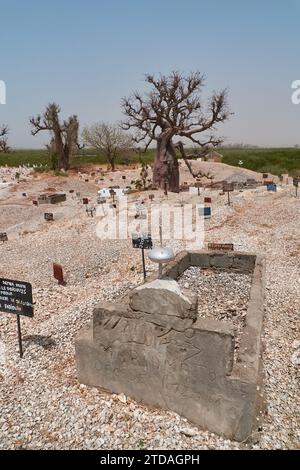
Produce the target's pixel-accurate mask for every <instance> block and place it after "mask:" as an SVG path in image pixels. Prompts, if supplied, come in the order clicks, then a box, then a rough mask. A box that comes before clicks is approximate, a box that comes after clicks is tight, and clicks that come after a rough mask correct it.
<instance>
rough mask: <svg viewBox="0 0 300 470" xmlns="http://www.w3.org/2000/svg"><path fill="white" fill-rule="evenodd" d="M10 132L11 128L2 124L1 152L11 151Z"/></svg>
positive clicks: (0, 134)
mask: <svg viewBox="0 0 300 470" xmlns="http://www.w3.org/2000/svg"><path fill="white" fill-rule="evenodd" d="M8 133H9V129H8V127H7V126H4V125H2V126H0V153H1V152H2V153H8V152H9V151H10V147H9V146H8V144H7V136H8Z"/></svg>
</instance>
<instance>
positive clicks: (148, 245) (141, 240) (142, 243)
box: [132, 233, 153, 279]
mask: <svg viewBox="0 0 300 470" xmlns="http://www.w3.org/2000/svg"><path fill="white" fill-rule="evenodd" d="M132 246H133V248H140V249H141V250H142V264H143V275H144V279H146V275H147V273H146V264H145V253H144V250H151V249H152V247H153V243H152V238H151V235H150V233H149V234H148V235H147V236H146V237H145V236H144V235H141V234H138V233H136V234H133V235H132Z"/></svg>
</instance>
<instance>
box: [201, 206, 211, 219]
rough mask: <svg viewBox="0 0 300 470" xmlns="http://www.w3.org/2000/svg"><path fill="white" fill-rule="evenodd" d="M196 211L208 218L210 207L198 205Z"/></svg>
mask: <svg viewBox="0 0 300 470" xmlns="http://www.w3.org/2000/svg"><path fill="white" fill-rule="evenodd" d="M198 213H199V215H200V217H204V218H205V219H208V218H210V217H211V207H199V209H198Z"/></svg>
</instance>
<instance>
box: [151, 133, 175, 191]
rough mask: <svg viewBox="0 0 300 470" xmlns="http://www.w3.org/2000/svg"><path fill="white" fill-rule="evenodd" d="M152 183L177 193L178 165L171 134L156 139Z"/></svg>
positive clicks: (164, 134)
mask: <svg viewBox="0 0 300 470" xmlns="http://www.w3.org/2000/svg"><path fill="white" fill-rule="evenodd" d="M153 184H154V185H155V186H158V187H160V188H161V189H164V190H165V189H166V184H167V190H168V191H171V192H173V193H179V166H178V161H177V158H176V150H175V147H174V145H173V142H172V136H171V137H170V135H168V134H167V133H162V135H161V136H160V137H159V138H158V139H157V147H156V156H155V161H154V169H153Z"/></svg>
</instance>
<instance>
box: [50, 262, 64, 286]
mask: <svg viewBox="0 0 300 470" xmlns="http://www.w3.org/2000/svg"><path fill="white" fill-rule="evenodd" d="M53 276H54V279H56V280H57V281H58V284H65V280H64V274H63V268H62V265H61V264H58V263H53Z"/></svg>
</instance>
